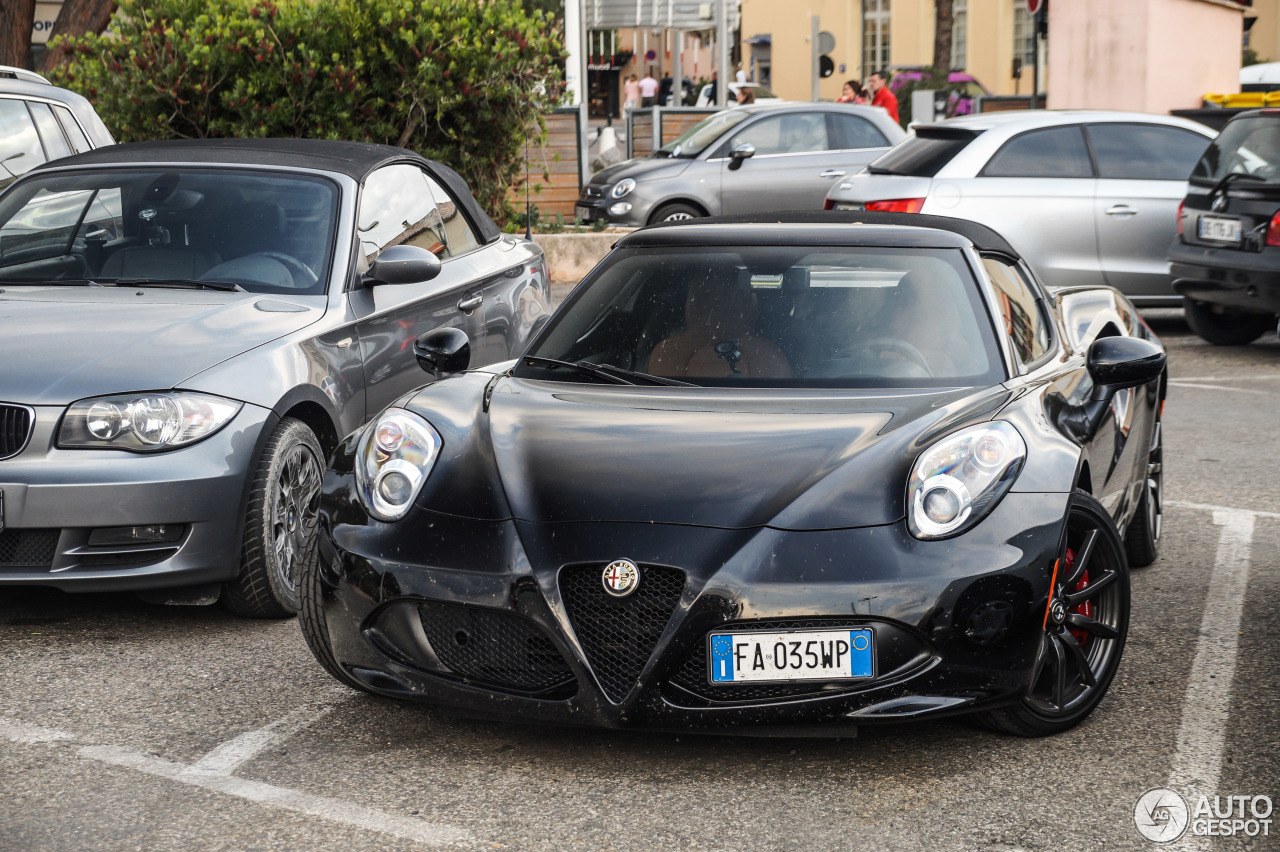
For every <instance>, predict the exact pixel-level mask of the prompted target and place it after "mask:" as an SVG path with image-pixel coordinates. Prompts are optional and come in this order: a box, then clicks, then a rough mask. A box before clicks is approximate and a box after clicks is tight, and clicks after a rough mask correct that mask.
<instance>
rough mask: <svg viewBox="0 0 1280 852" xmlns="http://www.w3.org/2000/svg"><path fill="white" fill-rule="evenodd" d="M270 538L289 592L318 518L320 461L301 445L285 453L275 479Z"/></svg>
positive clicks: (292, 587) (293, 584)
mask: <svg viewBox="0 0 1280 852" xmlns="http://www.w3.org/2000/svg"><path fill="white" fill-rule="evenodd" d="M275 491H276V494H275V498H276V499H275V500H274V501H273V502H274V503H275V505H274V507H273V509H272V513H271V537H272V544H273V549H274V551H275V557H276V566H277V568H278V569H279V572H280V580H281V581H282V582H283V583H284V585H285V586H286V587H287V588H288V589H289V591H290V592H293V591H294V590H295V589H296V583H297V578H298V562H299V560H300V558H301V556H302V552H303V551H304V550H305V549H306V545H307V541H308V538H309V537H310V535H311V533H312V532H313V531H314V530H315V528H316V520H317V519H318V518H319V517H320V461H319V459H317V458H316V456H315V453H313V452H312V451H311V448H310V447H307V446H306V445H305V444H298V445H296V446H294V447H293V448H292V449H291V450H289V454H288V455H287V456H285V459H284V463H283V464H282V465H281V466H280V476H279V478H278V479H277V480H276V489H275Z"/></svg>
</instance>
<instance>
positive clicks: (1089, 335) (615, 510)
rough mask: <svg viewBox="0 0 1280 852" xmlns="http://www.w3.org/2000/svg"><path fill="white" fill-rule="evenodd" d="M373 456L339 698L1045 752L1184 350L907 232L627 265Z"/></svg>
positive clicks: (1116, 594) (1143, 549) (335, 468)
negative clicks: (892, 726)
mask: <svg viewBox="0 0 1280 852" xmlns="http://www.w3.org/2000/svg"><path fill="white" fill-rule="evenodd" d="M415 352H416V354H417V356H418V359H419V362H420V363H421V364H422V365H423V366H424V368H426V369H428V370H429V371H430V372H431V373H433V374H434V375H435V377H436V380H435V381H434V382H432V383H431V384H429V385H427V386H426V387H424V388H422V389H420V390H419V391H417V392H415V393H412V394H409V395H407V396H405V397H402V398H401V399H400V400H398V401H397V402H396V403H395V404H394V405H392V406H391V407H390V408H388V409H386V410H385V411H383V412H382V413H381V414H380V415H378V416H377V417H375V418H374V419H373V420H372V421H371V422H370V423H369V424H368V425H367V426H366V427H365V428H363V429H361V430H360V431H358V432H356V433H355V434H353V435H351V436H349V437H348V438H347V439H346V441H345V442H344V443H343V444H342V445H341V446H340V448H339V449H338V451H337V453H336V454H335V455H334V457H333V459H332V461H331V465H330V469H329V471H328V473H327V475H326V477H325V480H324V486H323V500H322V509H321V518H320V535H319V536H318V541H317V544H316V546H315V547H316V552H315V553H314V555H313V556H311V557H310V558H308V559H306V560H304V568H303V576H302V577H301V578H300V583H299V585H300V590H301V597H302V610H301V612H302V626H303V629H304V632H305V634H306V638H307V641H308V643H309V644H310V647H311V649H312V651H313V652H314V653H315V655H316V657H317V658H318V659H319V661H320V662H321V663H322V664H323V665H324V667H325V668H326V669H327V670H328V671H329V672H330V673H332V674H333V675H334V676H335V677H337V678H338V679H339V680H341V681H342V682H344V683H346V684H348V685H350V686H352V687H355V688H357V689H362V690H367V691H369V692H373V693H377V694H380V695H385V696H390V697H393V698H397V699H412V700H421V701H425V702H431V703H434V704H438V705H444V706H449V707H452V708H454V709H455V710H461V711H462V712H464V713H470V714H473V715H476V716H483V717H489V718H506V719H513V720H524V721H545V722H559V723H568V724H587V725H595V726H602V727H609V728H631V727H636V728H652V729H667V730H697V731H725V732H727V731H733V730H737V731H740V732H741V731H751V732H760V731H761V730H765V731H773V732H778V733H783V732H790V733H794V732H798V731H800V730H807V731H813V730H818V731H824V730H825V731H829V732H837V731H841V730H844V729H847V728H849V727H856V726H858V725H865V724H872V723H876V722H883V721H897V720H903V719H914V718H927V717H935V716H944V715H956V714H974V716H975V718H976V719H977V720H978V721H980V722H982V723H983V724H986V725H987V726H989V727H992V728H995V729H997V730H1001V731H1005V732H1009V733H1013V734H1019V735H1023V736H1040V735H1045V734H1053V733H1057V732H1060V731H1063V730H1066V729H1067V728H1069V727H1071V726H1073V725H1075V724H1077V723H1078V722H1080V721H1081V720H1082V719H1084V718H1085V717H1086V716H1088V715H1089V713H1090V712H1092V711H1093V709H1094V708H1095V707H1096V706H1097V705H1098V703H1099V702H1100V701H1101V700H1102V698H1103V696H1104V694H1105V693H1106V691H1107V688H1108V686H1109V685H1110V683H1111V680H1112V678H1113V677H1114V676H1115V673H1116V669H1117V667H1118V665H1119V663H1120V657H1121V653H1122V651H1123V650H1124V643H1125V636H1126V632H1127V629H1128V621H1129V579H1128V570H1129V566H1130V565H1146V564H1149V563H1150V562H1151V561H1152V560H1154V559H1155V557H1156V547H1157V542H1158V539H1159V534H1160V519H1161V511H1160V497H1161V452H1162V450H1161V436H1160V414H1161V409H1162V404H1163V398H1164V389H1165V354H1164V350H1163V348H1162V347H1161V345H1160V343H1159V341H1158V340H1157V339H1156V338H1155V336H1154V335H1153V334H1152V333H1151V331H1150V330H1149V329H1148V328H1147V326H1146V325H1145V324H1144V323H1143V322H1142V320H1141V319H1140V318H1139V317H1138V315H1137V314H1136V313H1135V312H1134V309H1133V307H1132V305H1130V304H1129V303H1128V302H1127V301H1126V300H1125V298H1124V297H1123V296H1121V295H1120V294H1119V293H1117V292H1116V291H1114V290H1111V289H1106V288H1077V289H1066V290H1061V291H1056V292H1054V293H1052V294H1050V293H1046V292H1045V291H1044V290H1043V289H1042V288H1041V287H1040V285H1039V284H1038V283H1037V282H1036V280H1035V277H1034V275H1033V274H1032V273H1031V271H1030V269H1029V268H1028V266H1027V264H1026V263H1025V262H1024V261H1023V259H1022V258H1020V257H1019V256H1018V255H1017V254H1016V252H1014V250H1013V249H1012V248H1011V247H1010V246H1009V245H1008V244H1007V243H1006V242H1005V241H1004V240H1003V239H1002V238H1001V237H1000V236H999V235H998V234H996V233H994V232H992V231H991V230H989V229H987V228H985V227H982V226H979V225H974V224H972V223H968V222H961V221H956V220H950V219H943V218H938V217H931V216H908V215H903V214H873V213H831V214H817V213H814V214H803V215H799V214H794V215H787V214H784V215H783V216H780V217H777V218H776V219H774V220H771V221H769V222H760V221H756V222H750V221H744V220H732V219H709V220H701V221H698V222H695V223H688V224H679V225H672V226H660V227H653V228H648V229H645V230H641V231H638V232H635V233H633V234H630V235H628V236H626V237H624V238H623V239H621V240H620V241H619V242H618V244H617V245H616V247H615V249H614V251H613V252H612V253H610V254H609V256H608V257H607V258H605V260H604V261H603V262H602V263H601V264H600V265H599V266H598V267H597V268H596V269H595V270H594V271H593V272H592V273H591V274H590V275H589V276H588V277H587V278H586V279H585V280H584V281H583V282H582V284H581V285H580V286H579V287H578V288H577V289H576V290H574V292H573V293H572V295H571V296H570V297H569V298H568V299H567V300H566V301H565V303H564V304H563V305H562V306H561V307H560V308H559V310H558V311H556V312H555V314H554V315H553V316H552V317H551V318H550V320H549V321H547V322H546V324H545V326H544V327H543V328H542V329H541V330H540V331H539V332H538V333H537V335H536V337H535V338H534V340H533V342H532V343H531V344H530V346H529V347H528V349H527V350H526V352H525V354H524V356H523V357H521V358H520V359H519V360H517V361H510V362H506V363H502V364H498V365H496V366H494V367H490V368H486V369H484V370H471V371H468V370H467V363H468V360H469V344H468V341H467V339H466V335H465V334H463V333H462V332H461V331H459V330H457V329H451V328H442V329H437V330H435V331H432V332H428V333H427V334H424V335H423V336H421V337H420V338H418V340H417V343H416V346H415Z"/></svg>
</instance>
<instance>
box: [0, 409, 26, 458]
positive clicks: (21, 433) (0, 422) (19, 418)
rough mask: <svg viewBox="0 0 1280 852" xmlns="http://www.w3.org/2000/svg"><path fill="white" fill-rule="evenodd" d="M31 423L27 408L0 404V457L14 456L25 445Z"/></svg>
mask: <svg viewBox="0 0 1280 852" xmlns="http://www.w3.org/2000/svg"><path fill="white" fill-rule="evenodd" d="M32 425H33V422H32V419H31V411H30V410H29V409H26V408H22V407H21V406H17V405H3V404H0V459H7V458H9V457H10V456H16V455H17V454H18V453H19V452H20V451H21V450H22V448H23V447H24V446H26V443H27V438H28V437H30V435H31V427H32Z"/></svg>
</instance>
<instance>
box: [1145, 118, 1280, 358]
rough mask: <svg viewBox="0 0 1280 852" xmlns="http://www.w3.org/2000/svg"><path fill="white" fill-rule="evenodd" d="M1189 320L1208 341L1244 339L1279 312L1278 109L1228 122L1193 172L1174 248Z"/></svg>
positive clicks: (1173, 266) (1268, 325)
mask: <svg viewBox="0 0 1280 852" xmlns="http://www.w3.org/2000/svg"><path fill="white" fill-rule="evenodd" d="M1169 261H1170V272H1171V273H1172V275H1173V289H1174V290H1176V291H1177V292H1178V293H1181V294H1182V295H1183V296H1184V297H1185V304H1186V315H1187V324H1188V325H1190V326H1191V329H1192V331H1194V332H1195V333H1196V334H1198V335H1200V336H1201V337H1203V338H1204V339H1205V340H1207V341H1209V342H1210V343H1216V344H1219V345H1222V346H1243V345H1245V344H1247V343H1252V342H1253V341H1254V340H1257V339H1258V337H1259V336H1261V335H1262V334H1263V333H1264V332H1266V331H1268V330H1270V329H1273V328H1275V327H1276V315H1277V314H1280V109H1261V110H1250V111H1249V112H1242V113H1240V114H1239V115H1237V116H1235V117H1234V118H1232V119H1231V121H1229V122H1227V125H1226V126H1225V127H1223V128H1222V132H1221V133H1219V134H1218V138H1217V139H1215V140H1214V141H1213V142H1212V143H1211V144H1210V145H1209V148H1208V150H1206V151H1205V152H1204V156H1203V157H1201V158H1200V162H1199V163H1197V164H1196V167H1195V170H1194V171H1193V172H1192V173H1191V182H1190V185H1189V186H1188V188H1187V197H1186V199H1184V200H1183V202H1182V206H1181V207H1179V208H1178V238H1177V239H1176V240H1175V241H1174V243H1173V246H1172V247H1171V248H1170V249H1169Z"/></svg>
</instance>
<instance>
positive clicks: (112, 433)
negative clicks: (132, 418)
mask: <svg viewBox="0 0 1280 852" xmlns="http://www.w3.org/2000/svg"><path fill="white" fill-rule="evenodd" d="M123 427H124V413H123V412H121V411H120V406H118V405H116V404H115V403H114V402H95V403H94V404H93V405H91V406H89V411H88V413H87V414H85V419H84V428H85V429H86V430H88V432H89V434H90V435H92V436H93V437H95V438H97V439H98V440H99V441H110V440H111V439H112V438H114V437H116V436H117V435H119V434H120V430H121V429H122V428H123Z"/></svg>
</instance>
